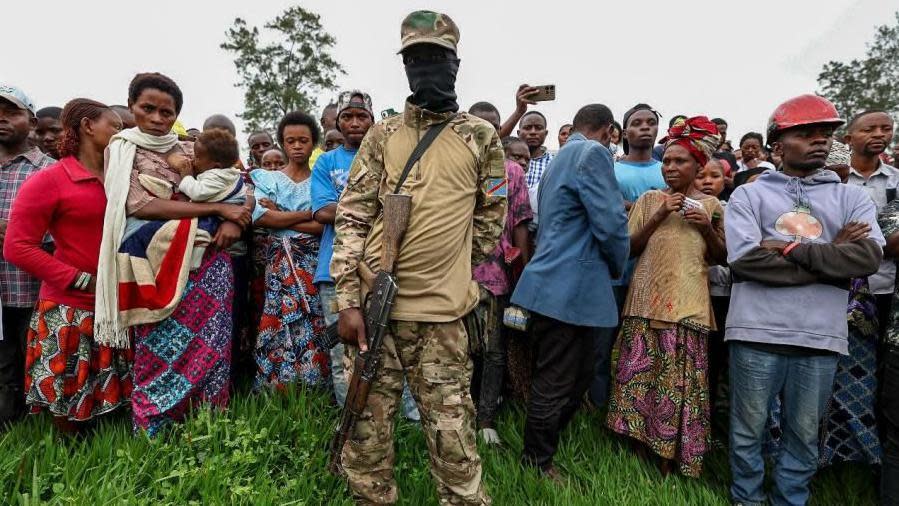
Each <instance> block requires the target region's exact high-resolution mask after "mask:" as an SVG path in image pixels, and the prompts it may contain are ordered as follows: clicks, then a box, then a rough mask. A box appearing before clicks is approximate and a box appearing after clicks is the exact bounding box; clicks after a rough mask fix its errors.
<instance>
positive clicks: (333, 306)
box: [318, 283, 421, 421]
mask: <svg viewBox="0 0 899 506" xmlns="http://www.w3.org/2000/svg"><path fill="white" fill-rule="evenodd" d="M318 295H319V297H320V298H321V302H322V314H323V315H324V318H325V326H330V325H331V324H333V323H336V322H337V316H338V313H337V292H336V291H335V289H334V283H319V284H318ZM343 355H344V349H343V344H341V343H338V344H337V346H335V347H333V348H331V379H332V381H333V383H334V398H335V399H336V400H337V405H338V406H340V407H343V405H344V403H345V402H346V393H347V390H348V389H349V380H350V379H349V378H347V377H346V369H344V367H343ZM403 416H405V417H406V418H407V419H409V420H413V421H419V420H421V415H419V413H418V407H416V405H415V399H414V398H412V392H410V391H409V385H408V384H406V385H403Z"/></svg>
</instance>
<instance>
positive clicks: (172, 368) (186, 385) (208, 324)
mask: <svg viewBox="0 0 899 506" xmlns="http://www.w3.org/2000/svg"><path fill="white" fill-rule="evenodd" d="M233 299H234V270H233V268H232V266H231V257H230V256H228V254H227V253H225V252H224V251H221V250H219V249H213V248H210V249H208V250H206V255H205V256H204V257H203V263H202V265H201V266H200V268H199V269H197V270H195V271H192V272H191V273H190V277H189V278H188V281H187V286H186V287H185V288H184V295H183V296H182V297H181V302H180V303H178V307H176V308H175V311H174V312H173V313H172V315H171V316H169V317H168V318H166V319H165V320H163V321H161V322H158V323H151V324H146V325H136V326H134V327H132V334H133V336H134V393H133V394H132V396H131V408H132V411H133V413H132V416H133V421H134V428H135V429H144V430H146V431H147V433H148V434H149V435H150V436H153V435H155V434H156V433H157V432H158V431H159V430H160V429H161V428H162V427H164V426H165V425H167V424H168V423H171V422H173V421H181V420H183V419H184V416H185V414H186V413H187V411H188V410H189V409H190V408H191V407H192V406H194V405H197V404H201V403H210V404H212V405H214V406H219V407H225V406H227V404H228V399H229V393H228V383H229V376H230V372H231V330H232V319H231V308H232V300H233Z"/></svg>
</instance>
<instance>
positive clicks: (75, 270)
mask: <svg viewBox="0 0 899 506" xmlns="http://www.w3.org/2000/svg"><path fill="white" fill-rule="evenodd" d="M105 210H106V193H105V192H104V190H103V182H102V181H100V179H98V178H97V177H96V176H94V175H93V174H91V173H90V172H88V171H87V169H85V168H84V166H83V165H81V163H80V162H79V161H78V160H77V159H76V158H75V157H72V156H70V157H66V158H63V159H62V160H60V161H59V162H57V163H55V164H53V165H51V166H49V167H47V168H46V169H43V170H41V171H38V172H36V173H35V174H34V175H32V176H30V177H29V178H28V180H26V181H25V183H24V184H23V185H22V188H21V189H20V190H19V194H18V196H17V197H16V200H15V202H13V206H12V212H11V214H10V218H9V225H7V228H6V239H5V241H4V243H3V256H4V258H5V259H6V260H7V261H8V262H11V263H13V264H15V265H16V266H17V267H19V268H20V269H22V270H24V271H26V272H28V273H29V274H31V275H32V276H34V277H35V278H37V279H40V280H41V292H40V299H41V300H49V301H52V302H56V303H59V304H64V305H67V306H72V307H75V308H78V309H87V310H91V311H93V309H94V295H93V294H91V293H87V292H83V291H80V290H75V289H73V288H72V284H73V283H74V282H75V280H76V278H77V276H78V274H79V273H80V272H88V273H90V274H91V275H96V273H97V262H98V261H99V258H100V240H101V237H102V234H103V214H104V212H105ZM47 232H50V235H51V236H52V237H53V242H54V243H55V245H56V251H55V252H54V254H53V255H50V254H49V253H47V251H45V250H44V249H43V248H42V247H41V246H42V242H43V240H44V237H45V235H46V233H47Z"/></svg>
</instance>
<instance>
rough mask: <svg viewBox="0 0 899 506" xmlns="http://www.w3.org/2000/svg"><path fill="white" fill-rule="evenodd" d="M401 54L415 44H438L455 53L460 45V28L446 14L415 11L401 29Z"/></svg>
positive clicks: (404, 21)
mask: <svg viewBox="0 0 899 506" xmlns="http://www.w3.org/2000/svg"><path fill="white" fill-rule="evenodd" d="M400 39H401V47H400V52H402V51H403V50H404V49H406V48H408V47H409V46H413V45H415V44H436V45H438V46H441V47H445V48H447V49H451V50H453V51H455V50H456V46H457V45H458V44H459V28H458V27H457V26H456V23H455V22H454V21H453V20H452V19H451V18H450V17H449V16H447V15H446V14H441V13H439V12H434V11H415V12H413V13H412V14H409V15H408V16H406V19H404V20H403V24H402V25H401V27H400Z"/></svg>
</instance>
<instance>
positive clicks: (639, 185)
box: [615, 160, 668, 202]
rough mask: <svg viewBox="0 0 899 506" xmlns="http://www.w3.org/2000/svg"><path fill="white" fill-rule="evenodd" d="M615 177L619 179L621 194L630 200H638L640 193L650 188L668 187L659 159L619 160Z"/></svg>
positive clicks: (616, 164) (661, 188) (616, 163)
mask: <svg viewBox="0 0 899 506" xmlns="http://www.w3.org/2000/svg"><path fill="white" fill-rule="evenodd" d="M615 179H616V180H617V181H618V188H619V189H620V190H621V196H622V197H624V200H627V201H630V202H636V201H637V199H638V198H640V195H643V194H644V193H646V192H648V191H649V190H664V189H665V188H668V185H667V184H665V178H664V177H663V176H662V162H659V161H657V160H650V161H648V162H628V161H624V160H618V161H617V162H615Z"/></svg>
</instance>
